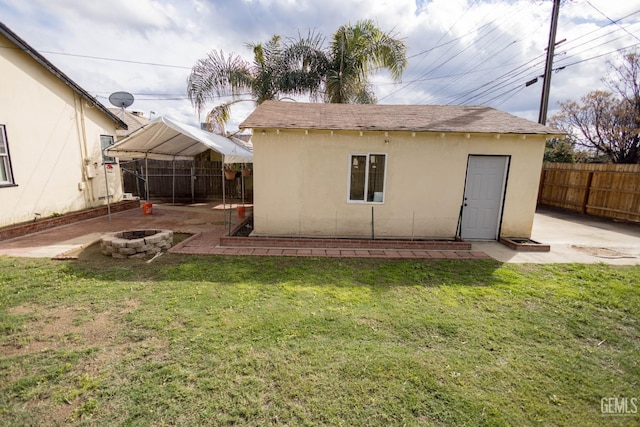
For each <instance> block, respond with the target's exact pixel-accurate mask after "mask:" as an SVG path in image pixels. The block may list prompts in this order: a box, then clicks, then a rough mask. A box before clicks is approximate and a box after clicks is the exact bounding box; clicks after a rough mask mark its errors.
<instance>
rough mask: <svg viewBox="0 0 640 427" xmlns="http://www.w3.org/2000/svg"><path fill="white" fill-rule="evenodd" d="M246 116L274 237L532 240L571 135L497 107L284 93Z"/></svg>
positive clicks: (264, 213) (265, 228)
mask: <svg viewBox="0 0 640 427" xmlns="http://www.w3.org/2000/svg"><path fill="white" fill-rule="evenodd" d="M240 126H241V127H242V128H252V129H253V145H254V176H255V181H254V182H255V184H254V233H255V234H256V235H265V236H318V237H362V238H372V237H373V238H425V239H431V238H435V239H452V238H455V237H461V238H463V239H466V240H495V239H497V238H499V237H523V238H529V237H530V236H531V228H532V225H533V217H534V212H535V207H536V196H537V190H538V184H539V180H540V170H541V167H542V158H543V153H544V146H545V140H546V138H548V137H552V136H557V135H558V134H559V132H558V131H556V130H554V129H551V128H548V127H546V126H542V125H539V124H537V123H533V122H530V121H528V120H525V119H522V118H518V117H515V116H512V115H510V114H507V113H504V112H501V111H498V110H495V109H492V108H488V107H471V106H428V105H353V104H308V103H293V102H277V101H268V102H265V103H263V104H262V105H260V106H259V107H258V108H257V109H256V110H255V111H254V112H253V113H252V114H251V115H250V116H249V117H248V118H247V119H246V120H245V121H244V122H243V123H242V124H241V125H240Z"/></svg>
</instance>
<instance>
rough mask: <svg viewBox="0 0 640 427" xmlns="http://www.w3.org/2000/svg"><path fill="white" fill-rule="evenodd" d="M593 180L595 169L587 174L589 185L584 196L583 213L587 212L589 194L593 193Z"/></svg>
mask: <svg viewBox="0 0 640 427" xmlns="http://www.w3.org/2000/svg"><path fill="white" fill-rule="evenodd" d="M592 181H593V171H589V175H587V185H586V186H585V189H584V198H583V199H582V209H581V212H582V213H587V205H588V204H589V195H590V194H591V182H592Z"/></svg>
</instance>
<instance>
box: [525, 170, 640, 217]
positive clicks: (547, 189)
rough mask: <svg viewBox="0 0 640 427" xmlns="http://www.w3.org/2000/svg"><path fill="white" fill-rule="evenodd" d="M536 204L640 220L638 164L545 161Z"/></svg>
mask: <svg viewBox="0 0 640 427" xmlns="http://www.w3.org/2000/svg"><path fill="white" fill-rule="evenodd" d="M538 204H540V205H546V206H554V207H558V208H562V209H567V210H571V211H574V212H580V213H586V214H590V215H595V216H599V217H605V218H611V219H617V220H623V221H629V222H640V165H603V164H581V163H576V164H573V163H545V164H544V165H543V168H542V175H541V176H540V190H539V192H538Z"/></svg>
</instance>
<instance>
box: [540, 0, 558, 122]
mask: <svg viewBox="0 0 640 427" xmlns="http://www.w3.org/2000/svg"><path fill="white" fill-rule="evenodd" d="M559 16H560V0H553V12H552V13H551V29H550V30H549V44H548V46H547V63H546V65H545V68H544V82H543V84H542V98H541V99H540V115H539V116H538V123H540V124H542V125H546V124H547V110H548V108H549V90H550V89H551V72H552V71H553V55H554V48H555V47H556V31H557V29H558V17H559Z"/></svg>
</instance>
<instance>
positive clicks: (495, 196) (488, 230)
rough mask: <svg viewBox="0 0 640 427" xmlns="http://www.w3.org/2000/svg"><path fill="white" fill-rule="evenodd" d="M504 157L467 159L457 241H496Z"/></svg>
mask: <svg viewBox="0 0 640 427" xmlns="http://www.w3.org/2000/svg"><path fill="white" fill-rule="evenodd" d="M508 161H509V158H508V157H507V156H469V162H468V164H467V180H466V184H465V188H464V201H463V206H462V222H461V227H460V237H462V238H463V239H466V240H496V239H497V238H498V231H499V229H500V220H501V215H502V202H503V199H504V190H505V183H506V177H507V164H508Z"/></svg>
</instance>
